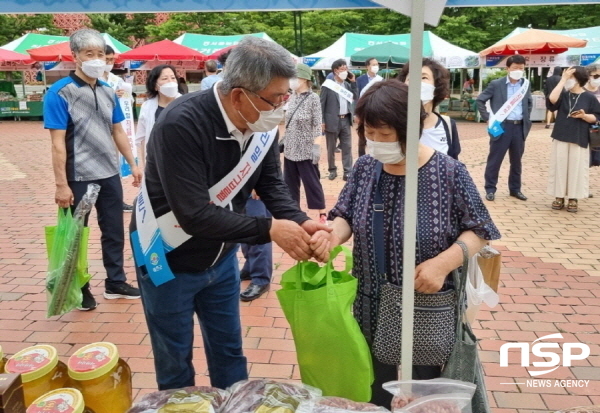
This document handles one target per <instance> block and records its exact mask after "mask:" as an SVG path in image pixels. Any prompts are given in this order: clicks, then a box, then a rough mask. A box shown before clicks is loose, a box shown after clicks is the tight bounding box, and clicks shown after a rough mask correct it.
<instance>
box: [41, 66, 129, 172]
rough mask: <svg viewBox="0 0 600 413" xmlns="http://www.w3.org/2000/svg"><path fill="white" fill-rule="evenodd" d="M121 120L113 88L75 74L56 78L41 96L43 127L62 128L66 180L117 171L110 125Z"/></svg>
mask: <svg viewBox="0 0 600 413" xmlns="http://www.w3.org/2000/svg"><path fill="white" fill-rule="evenodd" d="M123 120H125V116H124V115H123V111H122V110H121V107H120V106H119V104H118V102H117V95H116V94H115V92H114V90H113V89H112V88H111V87H110V86H109V85H108V84H107V83H105V82H103V81H100V80H99V81H98V82H97V84H96V87H95V88H92V87H91V86H90V85H89V84H88V83H86V82H84V81H83V80H82V79H80V78H79V77H78V76H76V75H75V74H71V75H70V76H68V77H66V78H64V79H61V80H59V81H58V82H56V83H55V84H54V85H52V87H51V88H50V89H49V90H48V93H46V96H45V98H44V127H45V128H46V129H58V130H64V131H66V136H65V139H66V147H67V165H66V167H67V171H66V172H67V180H68V181H93V180H98V179H105V178H110V177H111V176H114V175H117V174H118V173H119V163H118V156H117V154H118V152H117V148H116V145H115V142H114V140H113V137H112V132H113V125H114V124H116V123H120V122H122V121H123Z"/></svg>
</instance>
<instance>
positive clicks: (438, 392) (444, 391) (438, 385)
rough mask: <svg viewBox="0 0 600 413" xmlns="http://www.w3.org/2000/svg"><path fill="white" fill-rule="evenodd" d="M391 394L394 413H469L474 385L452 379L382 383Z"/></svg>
mask: <svg viewBox="0 0 600 413" xmlns="http://www.w3.org/2000/svg"><path fill="white" fill-rule="evenodd" d="M383 388H384V389H385V390H387V391H388V392H390V393H392V394H393V395H394V398H393V399H392V412H393V413H401V412H402V413H404V412H410V413H471V399H472V398H473V394H474V393H475V389H476V388H477V386H475V385H474V384H473V383H466V382H463V381H459V380H452V379H443V378H438V379H431V380H404V381H391V382H388V383H385V384H384V385H383Z"/></svg>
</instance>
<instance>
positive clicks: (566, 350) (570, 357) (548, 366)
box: [500, 333, 590, 387]
mask: <svg viewBox="0 0 600 413" xmlns="http://www.w3.org/2000/svg"><path fill="white" fill-rule="evenodd" d="M562 338H563V336H562V334H561V333H555V334H548V335H547V336H543V337H540V338H538V339H537V340H535V341H534V342H533V343H531V345H530V344H529V343H505V344H503V345H502V346H501V347H500V367H508V351H509V350H510V349H513V348H516V349H520V350H521V366H522V367H526V369H527V372H528V373H529V374H530V375H531V376H532V377H538V376H543V375H545V374H549V373H552V372H553V371H554V370H556V369H557V368H559V367H561V366H564V367H571V366H572V362H573V361H575V360H585V359H586V358H587V357H588V356H589V355H590V347H589V346H588V345H587V344H584V343H563V349H562V357H561V354H560V353H558V352H556V351H552V350H556V349H560V345H559V344H558V343H556V342H542V340H546V339H562ZM548 350H549V351H548ZM531 354H533V355H534V356H536V357H540V358H543V359H546V360H548V359H549V360H548V361H534V362H531V363H530V355H531ZM531 366H533V367H536V368H545V370H530V367H531ZM588 383H589V380H541V379H538V380H527V381H526V383H501V384H526V385H527V387H587V385H588Z"/></svg>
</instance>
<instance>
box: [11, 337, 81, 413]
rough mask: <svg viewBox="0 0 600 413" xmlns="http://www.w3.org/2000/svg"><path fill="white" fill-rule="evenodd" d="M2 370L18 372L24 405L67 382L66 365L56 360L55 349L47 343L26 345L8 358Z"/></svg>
mask: <svg viewBox="0 0 600 413" xmlns="http://www.w3.org/2000/svg"><path fill="white" fill-rule="evenodd" d="M4 370H5V371H6V372H7V373H20V374H21V380H22V381H23V395H24V396H25V406H29V405H30V404H31V403H33V401H34V400H35V399H37V398H38V397H40V396H42V395H44V394H46V393H48V392H49V391H51V390H55V389H60V388H61V387H64V386H65V384H66V383H67V381H68V379H69V377H68V375H67V366H65V364H64V363H63V362H61V361H59V360H58V354H57V353H56V349H55V348H54V347H52V346H48V345H38V346H33V347H27V348H26V349H23V350H21V351H19V352H18V353H17V354H15V355H13V356H12V357H11V358H9V359H8V361H7V362H6V365H5V366H4Z"/></svg>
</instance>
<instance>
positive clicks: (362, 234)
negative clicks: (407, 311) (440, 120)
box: [329, 152, 500, 342]
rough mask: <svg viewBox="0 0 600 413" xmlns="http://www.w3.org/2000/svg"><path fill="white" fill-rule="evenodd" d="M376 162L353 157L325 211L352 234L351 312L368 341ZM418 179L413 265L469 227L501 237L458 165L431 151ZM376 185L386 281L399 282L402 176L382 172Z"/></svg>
mask: <svg viewBox="0 0 600 413" xmlns="http://www.w3.org/2000/svg"><path fill="white" fill-rule="evenodd" d="M376 164H377V161H376V160H375V159H374V158H372V157H371V156H369V155H366V156H362V157H360V158H359V159H358V161H357V162H356V164H355V165H354V169H353V171H352V174H351V175H350V179H349V180H348V182H347V183H346V186H345V187H344V189H343V190H342V192H341V194H340V196H339V198H338V202H337V204H336V205H335V207H334V208H333V209H332V210H331V211H330V213H329V219H331V220H332V219H334V218H336V217H342V218H344V219H345V220H346V221H347V222H348V224H349V225H350V228H352V233H353V234H354V250H353V255H354V270H353V275H354V276H355V277H357V278H358V283H359V287H358V295H357V298H356V301H355V302H354V315H355V317H356V318H357V319H358V322H359V323H360V325H361V328H362V330H363V333H364V334H365V337H366V338H367V340H368V341H369V342H372V337H373V335H374V332H375V320H376V316H377V302H376V297H377V295H378V286H379V284H380V283H381V282H380V281H379V280H378V278H377V276H376V274H377V270H376V269H377V263H376V259H375V254H374V250H375V247H374V243H373V225H372V222H373V202H374V196H375V185H374V180H375V175H374V172H375V165H376ZM418 182H419V193H418V198H417V202H418V203H417V205H418V215H417V252H416V265H419V264H420V263H422V262H424V261H426V260H428V259H430V258H433V257H435V256H437V255H439V254H440V253H441V252H442V251H445V250H446V249H448V248H450V246H451V245H452V244H453V243H454V242H455V241H456V239H457V238H458V236H459V235H460V234H461V233H463V232H465V231H468V230H472V231H474V232H475V234H477V235H478V236H479V237H480V238H483V239H486V240H494V239H499V238H500V232H499V231H498V229H497V228H496V225H494V223H493V222H492V219H491V217H490V215H489V213H488V210H487V208H486V207H485V205H484V204H483V202H482V200H481V197H480V196H479V192H478V191H477V188H476V187H475V184H474V183H473V180H472V179H471V176H470V175H469V173H468V172H467V169H466V167H465V166H464V165H463V164H462V163H460V162H458V161H457V160H455V159H452V158H450V157H449V156H446V155H443V154H441V153H440V152H435V154H434V155H433V156H432V157H431V159H430V160H429V161H427V163H426V164H425V165H423V166H422V167H421V168H419V177H418ZM379 185H381V194H382V201H383V204H384V224H383V237H384V246H385V260H386V266H387V269H388V271H387V272H388V281H390V282H392V283H394V284H396V285H401V283H402V272H403V267H402V258H403V257H402V254H403V252H402V243H403V236H404V199H405V197H404V189H405V185H406V181H405V177H404V176H399V175H391V174H388V173H386V172H385V171H383V172H382V173H381V178H380V182H379Z"/></svg>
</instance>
